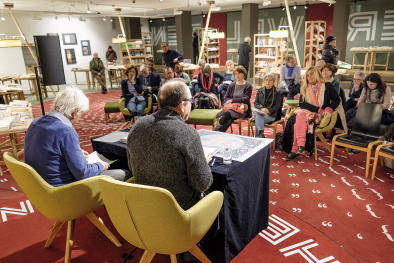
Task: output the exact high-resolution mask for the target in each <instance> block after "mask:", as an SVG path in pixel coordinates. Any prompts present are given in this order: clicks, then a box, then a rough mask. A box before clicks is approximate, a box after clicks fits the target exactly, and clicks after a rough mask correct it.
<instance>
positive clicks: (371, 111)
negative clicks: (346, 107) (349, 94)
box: [351, 102, 383, 139]
mask: <svg viewBox="0 0 394 263" xmlns="http://www.w3.org/2000/svg"><path fill="white" fill-rule="evenodd" d="M382 111H383V105H382V104H375V103H365V102H361V103H360V104H359V105H358V109H357V113H356V117H355V119H354V124H353V128H352V132H351V134H355V135H364V136H369V137H372V138H375V137H376V139H377V138H378V137H379V129H380V122H381V119H382Z"/></svg>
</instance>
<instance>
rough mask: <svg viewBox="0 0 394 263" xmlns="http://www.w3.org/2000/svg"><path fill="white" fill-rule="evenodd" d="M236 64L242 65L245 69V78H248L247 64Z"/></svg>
mask: <svg viewBox="0 0 394 263" xmlns="http://www.w3.org/2000/svg"><path fill="white" fill-rule="evenodd" d="M238 66H242V67H244V68H245V69H246V76H245V80H248V74H249V64H247V65H246V64H238Z"/></svg>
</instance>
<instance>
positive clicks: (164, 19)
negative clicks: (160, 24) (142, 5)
mask: <svg viewBox="0 0 394 263" xmlns="http://www.w3.org/2000/svg"><path fill="white" fill-rule="evenodd" d="M160 2H161V1H160ZM163 21H166V18H165V17H163Z"/></svg>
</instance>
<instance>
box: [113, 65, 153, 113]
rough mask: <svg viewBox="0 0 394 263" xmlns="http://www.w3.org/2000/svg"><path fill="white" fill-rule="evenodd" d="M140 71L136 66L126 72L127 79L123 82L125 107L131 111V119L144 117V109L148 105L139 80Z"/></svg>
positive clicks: (121, 84)
mask: <svg viewBox="0 0 394 263" xmlns="http://www.w3.org/2000/svg"><path fill="white" fill-rule="evenodd" d="M137 74H138V69H136V68H135V67H134V66H131V67H129V68H128V69H127V70H126V76H127V78H126V79H124V80H122V82H121V83H120V86H121V87H122V95H123V97H124V98H125V106H126V108H127V109H128V110H129V111H130V115H131V118H132V119H134V116H143V115H144V114H143V112H144V109H145V108H146V105H147V103H148V100H147V98H146V96H145V92H144V91H143V89H142V84H141V79H140V78H137V77H136V76H137Z"/></svg>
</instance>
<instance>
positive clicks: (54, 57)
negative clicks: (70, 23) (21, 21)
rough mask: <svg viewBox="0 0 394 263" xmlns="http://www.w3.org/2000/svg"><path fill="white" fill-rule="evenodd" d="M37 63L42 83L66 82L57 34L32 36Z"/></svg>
mask: <svg viewBox="0 0 394 263" xmlns="http://www.w3.org/2000/svg"><path fill="white" fill-rule="evenodd" d="M33 37H34V43H35V45H36V53H37V57H38V64H39V66H40V68H41V74H42V85H43V86H50V85H63V84H66V79H65V77H64V68H63V60H62V52H61V49H60V40H59V36H33Z"/></svg>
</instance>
